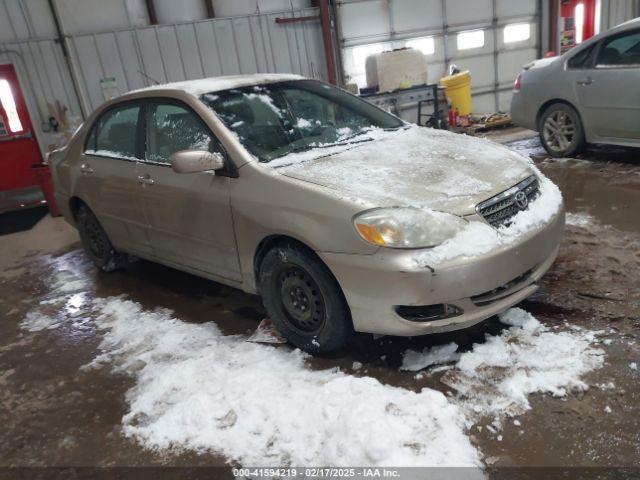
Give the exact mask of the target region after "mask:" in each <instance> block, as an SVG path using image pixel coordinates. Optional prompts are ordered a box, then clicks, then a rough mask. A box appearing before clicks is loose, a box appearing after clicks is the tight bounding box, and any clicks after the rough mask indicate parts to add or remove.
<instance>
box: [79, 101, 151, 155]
mask: <svg viewBox="0 0 640 480" xmlns="http://www.w3.org/2000/svg"><path fill="white" fill-rule="evenodd" d="M139 113H140V106H139V105H131V106H124V107H118V108H114V109H112V110H109V111H108V112H106V113H105V114H104V115H102V117H100V118H99V119H98V121H97V122H96V125H95V126H94V127H93V130H92V132H91V134H90V136H89V140H88V142H87V150H86V151H87V152H88V153H97V154H102V155H105V156H113V157H125V158H137V154H136V134H137V129H138V114H139Z"/></svg>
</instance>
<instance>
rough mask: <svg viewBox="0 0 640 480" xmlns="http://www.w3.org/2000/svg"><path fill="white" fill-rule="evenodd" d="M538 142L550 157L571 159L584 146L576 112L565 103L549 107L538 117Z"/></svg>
mask: <svg viewBox="0 0 640 480" xmlns="http://www.w3.org/2000/svg"><path fill="white" fill-rule="evenodd" d="M540 141H541V142H542V146H543V147H544V148H545V150H546V151H547V152H548V153H549V155H551V156H552V157H573V156H575V155H577V154H578V153H580V151H581V150H582V149H583V148H584V146H585V138H584V129H583V127H582V121H581V120H580V115H578V112H576V110H575V109H574V108H573V107H571V106H570V105H567V104H566V103H555V104H553V105H551V106H549V107H548V108H547V109H546V110H545V111H544V112H543V113H542V116H541V117H540Z"/></svg>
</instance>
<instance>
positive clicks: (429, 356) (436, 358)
mask: <svg viewBox="0 0 640 480" xmlns="http://www.w3.org/2000/svg"><path fill="white" fill-rule="evenodd" d="M457 350H458V345H456V344H455V343H453V342H451V343H447V344H446V345H436V346H434V347H430V348H425V349H424V350H422V352H416V351H415V350H407V351H406V352H405V353H404V356H403V357H402V365H401V366H400V370H406V371H409V372H417V371H418V370H422V369H423V368H427V367H429V366H431V365H440V364H443V363H450V362H455V361H456V360H458V359H459V358H460V354H459V353H456V352H457Z"/></svg>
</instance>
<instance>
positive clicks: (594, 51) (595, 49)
mask: <svg viewBox="0 0 640 480" xmlns="http://www.w3.org/2000/svg"><path fill="white" fill-rule="evenodd" d="M585 50H591V52H590V53H589V55H588V56H587V58H586V59H585V62H584V63H583V64H582V66H580V67H572V66H570V65H569V62H571V60H573V59H574V58H575V57H577V56H578V55H580V54H581V53H582V52H584V51H585ZM599 51H600V42H594V43H592V44H591V45H586V46H585V47H584V48H581V49H580V51H576V52H575V53H574V54H573V55H571V57H569V58H568V59H567V62H566V64H565V69H566V70H572V71H573V70H588V69H590V68H593V67H594V63H595V59H596V58H597V56H598V53H599Z"/></svg>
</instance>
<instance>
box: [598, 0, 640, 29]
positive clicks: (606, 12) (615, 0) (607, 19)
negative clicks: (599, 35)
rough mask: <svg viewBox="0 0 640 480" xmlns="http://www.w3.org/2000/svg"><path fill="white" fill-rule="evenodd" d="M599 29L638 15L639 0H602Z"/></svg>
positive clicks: (639, 15)
mask: <svg viewBox="0 0 640 480" xmlns="http://www.w3.org/2000/svg"><path fill="white" fill-rule="evenodd" d="M601 4H602V13H601V26H600V31H601V32H604V31H605V30H608V29H609V28H613V27H615V26H616V25H618V24H620V23H622V22H625V21H627V20H630V19H632V18H635V17H640V0H603V1H602V2H601Z"/></svg>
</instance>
